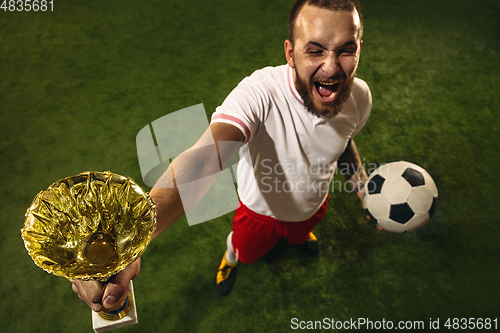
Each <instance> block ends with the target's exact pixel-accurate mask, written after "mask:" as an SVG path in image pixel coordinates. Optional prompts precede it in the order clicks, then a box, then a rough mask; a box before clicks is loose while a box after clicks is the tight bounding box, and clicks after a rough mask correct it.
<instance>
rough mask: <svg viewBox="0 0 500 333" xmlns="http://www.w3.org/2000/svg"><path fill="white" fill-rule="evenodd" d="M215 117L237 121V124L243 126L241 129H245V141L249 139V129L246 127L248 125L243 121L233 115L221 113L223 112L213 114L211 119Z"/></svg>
mask: <svg viewBox="0 0 500 333" xmlns="http://www.w3.org/2000/svg"><path fill="white" fill-rule="evenodd" d="M215 119H225V120H229V121H232V122H235V123H237V124H238V125H240V126H241V127H243V129H244V130H245V136H246V141H248V139H250V129H248V126H247V125H246V124H245V123H244V122H242V121H241V120H240V119H238V118H236V117H233V116H228V115H227V114H223V113H221V114H217V115H215V116H214V117H213V118H212V120H215Z"/></svg>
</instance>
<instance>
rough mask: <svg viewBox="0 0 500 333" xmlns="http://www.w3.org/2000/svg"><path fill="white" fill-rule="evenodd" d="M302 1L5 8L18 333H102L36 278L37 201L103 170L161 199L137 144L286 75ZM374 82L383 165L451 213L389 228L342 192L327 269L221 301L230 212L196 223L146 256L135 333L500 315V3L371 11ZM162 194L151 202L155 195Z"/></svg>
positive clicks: (382, 1) (1, 124)
mask: <svg viewBox="0 0 500 333" xmlns="http://www.w3.org/2000/svg"><path fill="white" fill-rule="evenodd" d="M290 6H291V1H285V0H275V1H272V2H266V1H263V0H259V1H251V0H248V1H185V2H181V1H168V0H167V1H152V0H148V1H130V0H126V1H57V0H55V4H54V11H53V12H9V11H7V12H4V11H0V115H1V121H0V135H1V142H0V159H1V166H0V175H1V177H2V181H1V182H0V202H1V206H0V207H1V210H0V223H1V228H0V324H1V330H2V331H5V332H34V331H39V332H91V331H92V328H91V321H90V310H89V309H88V308H87V307H86V305H85V304H84V303H83V302H81V301H79V300H78V297H77V296H76V295H75V294H74V293H73V292H72V291H71V288H70V283H69V282H67V281H65V280H64V279H63V278H58V277H55V276H52V275H49V274H47V273H45V272H44V271H43V270H41V269H39V268H38V267H36V266H35V265H34V263H33V262H32V260H31V259H30V257H29V256H28V254H27V252H26V250H25V249H24V246H23V242H22V240H21V237H20V232H19V230H20V229H21V227H22V225H23V222H24V213H25V211H26V209H27V208H28V206H29V205H30V203H31V201H32V199H33V198H34V196H35V195H36V194H37V193H38V192H39V191H40V190H43V189H45V188H47V187H48V186H49V185H50V184H51V183H53V182H54V181H56V180H58V179H60V178H63V177H67V176H71V175H74V174H77V173H80V172H83V171H87V170H98V171H105V170H111V171H113V172H116V173H119V174H123V175H126V176H129V177H132V178H134V179H136V180H137V181H138V182H139V183H141V185H143V184H142V181H141V174H140V169H139V164H138V159H137V154H136V147H135V136H136V134H137V133H138V131H139V130H140V129H141V128H143V127H144V126H146V125H147V124H148V123H150V122H152V121H153V120H155V119H157V118H160V117H161V116H164V115H166V114H167V113H169V112H173V111H176V110H179V109H182V108H185V107H188V106H191V105H194V104H198V103H204V105H205V109H206V111H207V114H208V115H210V114H211V113H212V112H213V111H214V110H215V108H216V107H217V105H219V104H220V103H221V102H222V101H223V100H224V98H225V96H226V95H227V94H228V93H229V92H230V91H231V89H232V88H233V87H234V86H235V85H236V84H237V83H238V82H239V81H240V80H241V79H242V78H243V77H245V76H247V75H249V74H250V73H251V72H253V71H254V70H256V69H259V68H261V67H264V66H268V65H280V64H283V63H285V58H284V54H283V42H284V40H285V39H286V37H287V36H286V17H287V14H288V9H289V7H290ZM362 6H363V10H364V15H365V35H364V47H363V51H362V56H361V63H360V69H359V75H358V76H359V77H361V78H362V79H364V80H365V81H366V82H367V83H368V84H369V85H370V87H371V90H372V95H373V112H372V116H371V118H370V119H369V122H368V124H367V126H366V127H365V129H364V130H363V131H362V132H361V134H360V135H359V136H358V137H357V139H356V142H357V144H358V147H359V149H360V152H361V154H362V156H363V158H364V162H365V163H377V164H379V163H384V162H390V161H396V160H406V161H410V162H413V163H416V164H419V165H421V166H423V167H424V168H426V169H427V170H428V171H429V172H430V173H431V175H432V176H433V177H434V179H435V181H436V183H437V186H438V188H439V191H440V192H439V194H440V203H439V207H438V210H437V212H436V215H435V217H434V218H433V219H432V220H431V221H430V222H429V224H428V225H426V226H425V227H424V228H422V229H419V230H418V231H415V232H412V233H407V234H399V235H394V234H389V233H386V232H379V231H377V230H376V229H375V228H374V227H373V225H371V224H369V223H368V222H367V221H366V220H365V219H364V214H363V211H362V210H361V207H360V205H359V201H358V200H357V198H356V197H355V196H354V195H352V194H351V195H349V194H345V193H338V192H339V191H338V189H337V190H336V191H335V192H334V193H333V194H332V195H331V199H330V207H329V211H328V213H327V216H326V218H325V221H323V222H322V223H321V224H320V225H319V226H318V228H317V234H318V237H319V238H320V242H321V252H320V254H319V256H318V257H312V258H311V257H309V256H307V255H305V254H303V253H302V252H299V251H297V250H296V249H294V248H287V249H286V251H285V252H284V254H283V257H282V258H281V259H280V260H278V259H276V258H270V259H268V260H261V261H259V262H257V263H255V264H252V265H248V266H245V265H240V266H241V267H240V269H239V271H238V277H237V281H236V285H235V288H234V290H233V292H232V293H231V294H230V295H229V296H228V297H226V298H223V297H221V296H220V295H218V293H217V291H216V288H215V272H216V270H217V267H218V265H219V262H220V259H221V256H222V253H223V251H224V249H225V239H226V236H227V233H228V232H229V231H230V229H231V217H232V216H231V214H229V215H228V216H225V217H221V218H219V219H216V220H213V221H210V222H207V223H203V224H201V225H197V226H193V227H188V225H187V222H186V220H185V219H181V220H180V221H178V222H177V223H176V224H174V225H173V226H172V227H171V229H169V230H168V231H167V232H166V233H164V234H163V235H162V236H161V237H160V238H159V239H158V240H156V241H155V242H153V243H152V244H151V245H150V246H149V247H148V249H147V251H146V253H145V254H144V256H143V266H142V272H141V274H140V276H139V277H138V278H137V279H136V281H135V291H136V298H137V305H138V311H139V321H140V323H139V324H138V325H136V326H133V327H129V328H124V329H122V330H121V331H122V332H216V331H218V332H288V331H292V330H291V328H290V325H291V321H290V320H291V319H292V318H299V319H300V320H322V319H323V318H334V319H336V320H349V319H350V318H368V319H370V320H372V321H377V320H378V321H381V320H383V319H385V320H391V321H394V322H395V323H396V322H397V321H399V320H411V321H414V320H423V321H424V322H425V324H426V328H427V329H428V328H429V327H428V322H429V319H430V318H432V319H437V318H440V324H441V328H442V329H443V331H447V330H444V326H443V324H444V322H445V321H446V319H447V318H450V317H451V318H453V317H457V318H464V317H467V318H469V317H472V318H486V317H490V318H498V317H500V311H499V310H500V307H499V305H498V304H499V301H498V300H499V296H500V287H499V284H498V280H499V278H500V268H499V257H500V245H499V244H500V237H499V229H500V227H499V222H500V219H499V218H498V213H497V212H496V206H497V204H498V199H499V196H498V185H499V182H498V178H497V167H498V165H499V162H500V159H499V148H500V147H499V120H498V114H499V111H500V108H499V101H498V86H499V84H500V78H499V74H500V71H499V64H500V61H499V56H500V52H499V31H500V29H499V28H500V27H499V23H498V22H499V21H500V16H499V12H500V10H499V5H498V1H494V0H479V1H478V0H468V1H465V0H455V1H451V0H444V1H435V0H434V1H432V0H419V1H396V0H377V1H366V0H365V1H362ZM144 188H145V189H147V188H146V187H144Z"/></svg>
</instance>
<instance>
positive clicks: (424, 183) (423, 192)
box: [363, 161, 438, 233]
mask: <svg viewBox="0 0 500 333" xmlns="http://www.w3.org/2000/svg"><path fill="white" fill-rule="evenodd" d="M363 191H364V199H363V208H364V209H365V210H366V212H367V213H368V216H370V218H371V219H372V221H374V222H375V223H377V224H378V225H379V226H380V227H381V228H382V229H384V230H386V231H390V232H395V233H401V232H406V231H412V230H416V229H418V228H420V227H421V226H423V225H424V224H426V223H427V221H429V219H430V218H431V217H432V215H433V214H434V211H435V209H436V202H437V198H438V190H437V187H436V184H435V183H434V180H432V178H431V176H430V175H429V173H428V172H427V171H425V170H424V169H423V168H421V167H419V166H418V165H415V164H413V163H409V162H404V161H399V162H392V163H388V164H383V165H381V166H380V167H378V168H377V169H376V170H375V171H373V172H372V174H371V175H370V177H369V178H368V180H367V182H366V186H365V188H364V190H363Z"/></svg>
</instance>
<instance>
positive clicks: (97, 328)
mask: <svg viewBox="0 0 500 333" xmlns="http://www.w3.org/2000/svg"><path fill="white" fill-rule="evenodd" d="M128 292H129V296H128V301H126V304H124V309H121V311H118V312H117V313H113V314H106V313H103V312H99V313H97V312H94V311H92V326H93V328H94V332H96V333H101V332H107V331H111V330H114V329H117V328H121V327H125V326H130V325H135V324H137V322H138V320H137V309H136V307H135V296H134V285H133V284H132V281H130V284H129V285H128ZM108 318H109V319H108Z"/></svg>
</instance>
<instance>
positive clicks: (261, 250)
mask: <svg viewBox="0 0 500 333" xmlns="http://www.w3.org/2000/svg"><path fill="white" fill-rule="evenodd" d="M288 32H289V39H288V40H286V41H285V45H284V47H285V56H286V60H287V64H285V65H282V66H278V67H266V68H263V69H261V70H257V71H256V72H254V73H253V74H252V75H250V76H249V77H247V78H245V79H244V80H242V81H241V82H240V84H239V85H238V86H237V87H236V88H235V89H234V90H233V91H232V92H231V93H230V94H229V95H228V97H227V98H226V100H225V101H224V102H223V103H222V105H221V106H220V107H218V108H217V110H216V112H215V113H214V114H213V116H212V121H211V124H210V127H209V129H207V131H206V132H205V134H204V135H203V136H202V137H201V138H200V140H199V141H198V142H197V143H196V144H195V145H194V146H193V147H192V148H191V149H189V150H188V151H186V152H185V153H183V154H181V155H179V156H178V157H177V158H176V159H175V160H174V161H173V162H172V165H171V167H170V168H169V169H168V170H167V171H166V172H165V173H164V174H163V175H162V177H160V179H159V180H158V183H157V185H155V186H154V188H153V189H152V190H151V192H150V195H151V198H152V199H153V201H154V202H155V203H156V206H157V214H158V216H157V223H158V226H157V228H156V230H155V232H154V235H153V238H154V237H157V236H158V235H159V234H160V233H161V232H163V231H164V230H165V229H166V228H167V227H168V226H169V225H170V224H172V223H173V222H174V221H175V220H177V219H178V218H179V217H181V216H182V215H183V214H184V213H185V212H184V209H183V205H182V204H183V202H181V199H180V196H179V192H178V190H177V188H176V187H175V184H180V183H182V182H187V181H192V180H196V179H201V178H202V177H204V176H207V175H211V174H214V173H215V172H217V171H219V170H220V168H221V167H223V166H224V165H225V164H226V163H227V161H228V160H229V157H230V156H231V155H232V153H233V152H234V151H235V150H236V149H239V153H240V156H241V160H240V162H239V163H238V169H237V181H238V194H239V197H240V204H239V206H238V208H237V209H236V212H235V216H234V221H233V230H232V231H231V232H230V233H229V235H228V237H227V250H226V251H225V253H224V255H223V258H222V261H221V264H220V267H219V270H218V272H217V277H216V281H217V286H218V290H219V292H220V293H221V294H223V295H227V294H228V293H229V292H230V291H231V288H232V286H233V283H234V278H235V268H236V264H237V262H238V261H241V262H243V263H247V264H248V263H252V262H254V261H256V260H258V259H259V258H261V257H263V256H264V255H265V254H266V253H268V252H269V251H270V250H271V249H272V248H273V246H274V245H275V244H276V243H277V242H278V240H279V239H280V238H281V237H285V238H286V239H287V240H288V241H289V242H290V243H291V244H303V246H304V247H305V248H307V249H309V251H311V252H317V251H318V243H317V242H318V241H317V238H316V236H315V235H314V234H313V232H312V230H313V229H314V227H315V226H316V225H317V224H318V223H319V221H320V220H321V218H322V217H323V216H324V214H325V212H326V205H327V198H328V189H329V186H330V183H331V180H332V179H333V175H334V172H335V170H336V168H337V167H339V168H341V169H342V171H343V172H344V173H345V176H346V178H347V179H348V181H349V182H351V184H352V186H353V188H354V189H355V192H356V193H357V195H358V196H359V198H360V200H361V201H362V200H363V196H362V188H363V186H364V182H365V180H366V178H367V176H366V173H365V171H364V168H363V166H362V164H361V159H360V157H359V153H358V151H357V149H356V145H355V144H354V141H353V138H354V136H355V135H356V134H358V133H359V131H360V130H361V129H362V127H363V126H364V125H365V123H366V121H367V119H368V116H369V114H370V111H371V94H370V90H369V88H368V86H367V84H366V83H365V82H364V81H362V80H361V79H359V78H356V72H357V68H358V64H359V57H360V52H361V47H362V45H363V42H362V35H363V21H362V14H361V11H360V7H359V5H358V3H357V1H356V0H297V1H296V2H295V4H294V5H293V6H292V9H291V11H290V15H289V19H288ZM214 140H215V144H216V149H217V154H215V155H214V154H210V153H208V152H207V151H208V150H209V149H208V150H207V149H205V147H209V146H210V142H213V141H214ZM223 142H233V143H234V142H236V143H238V145H234V144H233V145H231V144H222V143H223ZM207 190H208V189H202V190H200V191H199V193H200V196H201V195H203V193H204V192H206V191H207ZM192 200H193V202H196V201H197V200H199V198H192ZM184 204H185V202H184ZM139 270H140V260H137V261H136V262H134V263H133V264H132V265H130V266H128V267H127V268H126V269H125V270H123V271H122V272H120V273H118V274H117V275H115V277H114V278H113V279H112V280H111V281H110V282H109V283H108V284H107V285H106V286H103V285H101V284H100V283H91V282H82V281H72V282H73V290H74V291H75V292H76V293H77V294H78V295H79V297H80V298H81V299H82V300H84V301H85V302H86V303H87V304H88V305H89V306H90V307H91V308H92V309H93V310H94V311H102V310H106V311H107V310H113V309H115V308H118V307H119V306H120V304H121V302H122V301H123V300H124V299H125V297H126V288H127V285H128V283H129V281H130V280H131V279H132V278H133V277H135V276H136V275H137V274H138V273H139Z"/></svg>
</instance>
